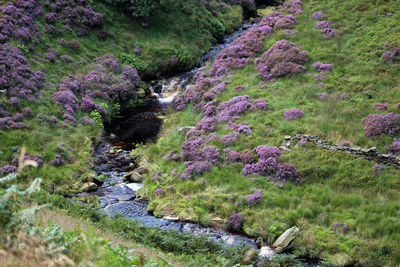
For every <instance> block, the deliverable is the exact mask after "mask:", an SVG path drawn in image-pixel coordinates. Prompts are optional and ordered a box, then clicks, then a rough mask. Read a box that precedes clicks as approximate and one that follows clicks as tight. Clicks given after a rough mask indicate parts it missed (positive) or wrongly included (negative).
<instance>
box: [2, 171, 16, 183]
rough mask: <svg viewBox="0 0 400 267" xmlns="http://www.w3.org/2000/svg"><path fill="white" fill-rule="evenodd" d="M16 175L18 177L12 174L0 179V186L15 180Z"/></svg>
mask: <svg viewBox="0 0 400 267" xmlns="http://www.w3.org/2000/svg"><path fill="white" fill-rule="evenodd" d="M17 175H18V174H17V173H15V172H13V173H10V174H8V175H7V176H5V177H2V178H0V184H4V183H8V182H11V181H13V180H15V179H16V178H17Z"/></svg>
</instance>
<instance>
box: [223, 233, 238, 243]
mask: <svg viewBox="0 0 400 267" xmlns="http://www.w3.org/2000/svg"><path fill="white" fill-rule="evenodd" d="M222 240H223V242H224V243H225V244H228V245H233V244H235V241H236V239H235V237H234V236H231V235H230V236H223V237H222Z"/></svg>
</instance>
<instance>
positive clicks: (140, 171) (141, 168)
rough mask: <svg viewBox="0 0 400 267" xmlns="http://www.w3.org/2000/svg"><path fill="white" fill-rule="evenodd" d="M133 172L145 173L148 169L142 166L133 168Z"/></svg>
mask: <svg viewBox="0 0 400 267" xmlns="http://www.w3.org/2000/svg"><path fill="white" fill-rule="evenodd" d="M134 171H135V172H137V173H139V174H146V173H149V170H148V169H146V168H143V167H139V168H136V169H134Z"/></svg>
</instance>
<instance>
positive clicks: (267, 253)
mask: <svg viewBox="0 0 400 267" xmlns="http://www.w3.org/2000/svg"><path fill="white" fill-rule="evenodd" d="M274 255H276V252H275V250H273V249H272V248H270V247H269V246H264V247H261V249H260V253H258V257H260V258H267V259H272V257H273V256H274Z"/></svg>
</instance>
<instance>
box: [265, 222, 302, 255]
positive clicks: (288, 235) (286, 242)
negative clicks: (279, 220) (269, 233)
mask: <svg viewBox="0 0 400 267" xmlns="http://www.w3.org/2000/svg"><path fill="white" fill-rule="evenodd" d="M298 232H299V228H297V227H296V226H293V227H292V228H289V229H287V230H286V231H285V232H284V233H283V234H282V235H281V236H280V237H278V239H277V240H276V241H275V242H274V244H273V245H272V247H273V248H274V249H275V251H276V253H281V252H283V251H285V250H287V249H289V248H291V246H292V244H291V242H292V241H293V240H294V238H295V237H296V234H297V233H298Z"/></svg>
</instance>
